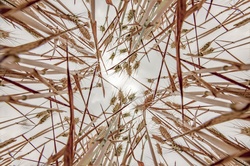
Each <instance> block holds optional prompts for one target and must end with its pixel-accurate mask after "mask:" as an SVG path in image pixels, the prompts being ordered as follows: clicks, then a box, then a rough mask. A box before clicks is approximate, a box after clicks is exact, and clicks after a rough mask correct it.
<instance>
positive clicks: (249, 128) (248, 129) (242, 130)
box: [240, 127, 250, 136]
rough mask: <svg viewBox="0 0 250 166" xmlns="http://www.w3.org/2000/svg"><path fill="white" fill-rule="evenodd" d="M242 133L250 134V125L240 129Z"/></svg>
mask: <svg viewBox="0 0 250 166" xmlns="http://www.w3.org/2000/svg"><path fill="white" fill-rule="evenodd" d="M240 133H241V134H244V135H246V136H250V127H243V128H241V129H240Z"/></svg>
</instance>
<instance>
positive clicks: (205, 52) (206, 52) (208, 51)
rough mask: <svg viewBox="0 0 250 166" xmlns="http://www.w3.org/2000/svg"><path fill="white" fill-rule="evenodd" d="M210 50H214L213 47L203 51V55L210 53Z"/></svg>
mask: <svg viewBox="0 0 250 166" xmlns="http://www.w3.org/2000/svg"><path fill="white" fill-rule="evenodd" d="M212 52H214V48H212V47H211V48H209V49H208V50H206V51H204V52H203V55H207V54H211V53H212Z"/></svg>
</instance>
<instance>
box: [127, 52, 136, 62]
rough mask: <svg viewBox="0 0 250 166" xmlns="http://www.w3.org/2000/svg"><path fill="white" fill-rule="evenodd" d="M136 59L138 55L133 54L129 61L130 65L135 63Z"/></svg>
mask: <svg viewBox="0 0 250 166" xmlns="http://www.w3.org/2000/svg"><path fill="white" fill-rule="evenodd" d="M136 57H137V53H133V54H132V55H131V56H130V57H129V59H128V62H129V63H133V62H134V61H135V60H136Z"/></svg>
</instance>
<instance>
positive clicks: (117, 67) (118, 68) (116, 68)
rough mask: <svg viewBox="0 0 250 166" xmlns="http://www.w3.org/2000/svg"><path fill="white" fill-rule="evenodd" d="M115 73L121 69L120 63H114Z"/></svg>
mask: <svg viewBox="0 0 250 166" xmlns="http://www.w3.org/2000/svg"><path fill="white" fill-rule="evenodd" d="M114 70H115V73H118V72H119V71H121V70H122V67H121V66H120V65H116V67H115V68H114Z"/></svg>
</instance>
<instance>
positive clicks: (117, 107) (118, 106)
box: [113, 103, 122, 113]
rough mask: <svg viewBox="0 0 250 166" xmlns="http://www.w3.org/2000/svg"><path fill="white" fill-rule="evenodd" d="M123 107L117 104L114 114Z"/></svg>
mask: <svg viewBox="0 0 250 166" xmlns="http://www.w3.org/2000/svg"><path fill="white" fill-rule="evenodd" d="M121 107H122V105H121V104H120V103H116V105H115V107H114V108H113V113H116V112H117V111H119V109H120V108H121Z"/></svg>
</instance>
